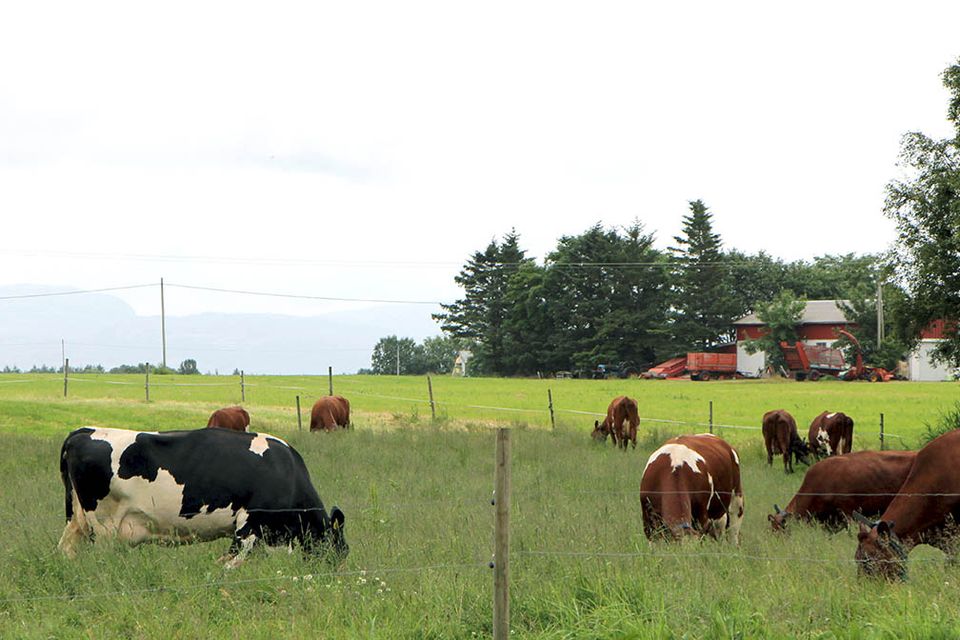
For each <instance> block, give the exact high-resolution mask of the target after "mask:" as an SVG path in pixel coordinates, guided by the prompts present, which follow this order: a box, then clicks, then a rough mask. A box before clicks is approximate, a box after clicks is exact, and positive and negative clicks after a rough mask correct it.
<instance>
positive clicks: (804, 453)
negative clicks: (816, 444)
mask: <svg viewBox="0 0 960 640" xmlns="http://www.w3.org/2000/svg"><path fill="white" fill-rule="evenodd" d="M790 451H791V452H792V453H793V457H794V458H796V460H797V462H802V463H803V464H805V465H807V466H808V467H809V466H810V445H808V444H807V443H806V442H804V441H803V439H802V438H801V437H800V436H798V435H796V434H794V435H793V440H792V441H791V442H790Z"/></svg>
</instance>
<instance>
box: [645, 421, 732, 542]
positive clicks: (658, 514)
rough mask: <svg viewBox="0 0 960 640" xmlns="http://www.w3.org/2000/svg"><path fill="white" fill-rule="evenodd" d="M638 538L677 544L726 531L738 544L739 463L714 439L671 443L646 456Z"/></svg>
mask: <svg viewBox="0 0 960 640" xmlns="http://www.w3.org/2000/svg"><path fill="white" fill-rule="evenodd" d="M640 505H641V509H642V512H643V532H644V533H645V534H646V536H647V538H650V539H651V540H652V539H654V538H655V537H656V538H665V539H668V540H670V539H673V540H678V539H680V538H682V537H684V536H687V535H693V536H703V535H706V534H710V535H711V536H713V537H714V538H716V539H719V538H720V536H721V535H722V534H723V533H724V531H729V534H730V538H731V540H733V542H734V543H736V544H739V543H740V524H741V523H742V521H743V487H742V486H741V484H740V458H739V457H738V456H737V452H736V451H735V450H734V449H733V447H731V446H730V445H729V444H727V443H726V442H725V441H723V440H722V439H720V438H718V437H717V436H714V435H711V434H707V433H702V434H699V435H689V436H679V437H677V438H671V439H670V440H667V442H666V443H665V444H664V445H663V446H661V447H660V448H659V449H657V450H656V451H654V452H653V453H652V454H650V458H649V459H648V460H647V466H646V468H645V469H644V470H643V479H642V480H641V481H640Z"/></svg>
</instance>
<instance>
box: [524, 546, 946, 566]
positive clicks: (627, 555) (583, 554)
mask: <svg viewBox="0 0 960 640" xmlns="http://www.w3.org/2000/svg"><path fill="white" fill-rule="evenodd" d="M511 555H514V556H520V557H530V558H534V557H558V558H607V559H610V558H615V559H637V558H662V559H664V558H665V559H682V560H686V559H689V558H699V559H705V558H713V559H717V558H719V559H725V560H752V561H758V562H796V563H799V564H800V565H801V566H802V564H805V563H816V564H858V562H859V561H858V560H856V559H854V558H849V559H848V558H817V557H815V556H761V555H753V554H747V553H736V552H735V553H725V552H722V551H715V552H710V551H701V552H693V553H690V552H686V553H667V552H655V551H654V552H650V551H635V552H630V551H619V552H612V551H552V550H532V551H524V550H514V551H512V552H511ZM874 562H875V563H877V564H884V563H890V564H899V562H898V561H894V560H882V559H877V560H875V561H874ZM910 562H911V563H915V562H916V563H919V562H929V563H937V564H943V563H944V560H942V559H941V558H914V559H912V560H910Z"/></svg>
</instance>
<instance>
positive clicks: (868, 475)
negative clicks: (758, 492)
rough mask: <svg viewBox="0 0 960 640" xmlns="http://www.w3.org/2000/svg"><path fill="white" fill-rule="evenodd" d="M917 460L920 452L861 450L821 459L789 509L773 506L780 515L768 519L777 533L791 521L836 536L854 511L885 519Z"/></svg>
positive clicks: (788, 506)
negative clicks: (817, 526)
mask: <svg viewBox="0 0 960 640" xmlns="http://www.w3.org/2000/svg"><path fill="white" fill-rule="evenodd" d="M916 457H917V452H916V451H857V452H856V453H850V454H847V455H843V456H833V457H831V458H826V459H824V460H821V461H820V462H818V463H817V464H815V465H813V466H812V467H810V470H809V471H807V475H805V476H804V477H803V483H802V484H801V485H800V488H799V489H798V490H797V493H796V495H794V496H793V499H792V500H790V504H788V505H787V508H786V510H782V509H780V507H778V506H777V505H773V509H774V511H775V513H774V514H773V515H769V516H767V519H768V520H770V524H771V526H772V527H773V530H774V531H782V530H784V529H785V528H786V526H787V520H788V519H790V518H796V519H798V520H802V521H804V522H811V521H812V522H818V523H820V524H823V525H825V526H826V527H827V528H828V529H831V530H834V531H836V530H839V529H842V528H844V527H846V526H847V519H848V518H850V517H852V516H853V512H854V511H859V512H860V513H863V514H866V515H870V516H877V515H880V514H881V513H883V510H884V509H886V508H887V506H888V505H889V504H890V502H891V501H892V500H893V498H894V496H896V495H897V492H898V491H899V490H900V485H902V484H903V481H904V480H906V479H907V474H908V473H910V467H912V466H913V461H914V459H916Z"/></svg>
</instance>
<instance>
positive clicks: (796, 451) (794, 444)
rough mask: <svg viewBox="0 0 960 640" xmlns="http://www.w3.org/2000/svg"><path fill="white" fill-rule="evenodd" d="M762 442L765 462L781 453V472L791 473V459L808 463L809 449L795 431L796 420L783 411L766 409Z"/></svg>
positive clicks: (769, 462) (770, 462)
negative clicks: (764, 449) (765, 451)
mask: <svg viewBox="0 0 960 640" xmlns="http://www.w3.org/2000/svg"><path fill="white" fill-rule="evenodd" d="M763 443H764V445H766V447H767V464H768V465H772V464H773V456H774V455H775V454H776V455H779V454H781V453H782V454H783V472H784V473H793V459H794V458H796V459H797V462H802V463H803V464H806V465H809V464H810V461H809V459H808V457H807V456H808V454H809V453H810V449H809V448H808V447H807V444H806V443H805V442H804V441H803V440H802V439H801V438H800V434H798V433H797V421H796V420H794V419H793V416H792V415H790V414H789V413H787V412H786V411H784V410H783V409H777V410H776V411H767V412H766V413H765V414H763Z"/></svg>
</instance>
